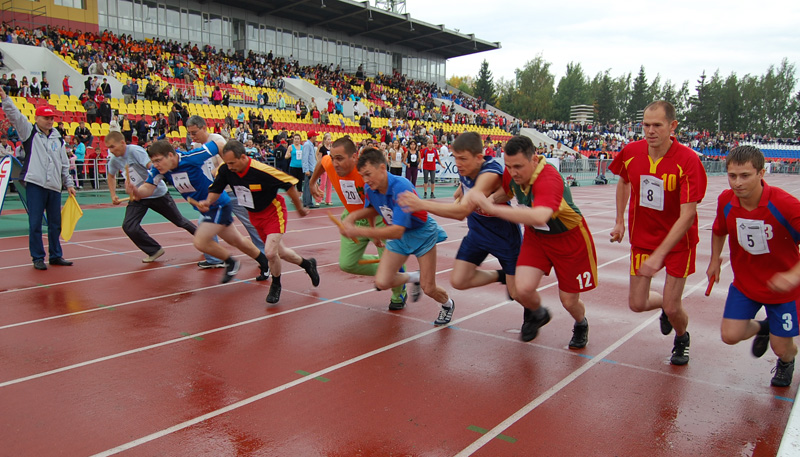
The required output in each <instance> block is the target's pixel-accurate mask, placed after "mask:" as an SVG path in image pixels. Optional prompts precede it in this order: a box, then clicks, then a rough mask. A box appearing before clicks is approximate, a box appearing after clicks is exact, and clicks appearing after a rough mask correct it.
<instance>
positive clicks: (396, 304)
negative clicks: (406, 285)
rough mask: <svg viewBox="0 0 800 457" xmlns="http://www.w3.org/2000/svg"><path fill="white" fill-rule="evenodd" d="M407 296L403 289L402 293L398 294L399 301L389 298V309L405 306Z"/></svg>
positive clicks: (395, 309) (394, 309) (399, 308)
mask: <svg viewBox="0 0 800 457" xmlns="http://www.w3.org/2000/svg"><path fill="white" fill-rule="evenodd" d="M407 297H408V294H407V293H406V291H405V290H403V293H402V294H400V299H401V301H399V302H394V301H391V300H389V311H400V310H401V309H403V308H405V307H406V300H407Z"/></svg>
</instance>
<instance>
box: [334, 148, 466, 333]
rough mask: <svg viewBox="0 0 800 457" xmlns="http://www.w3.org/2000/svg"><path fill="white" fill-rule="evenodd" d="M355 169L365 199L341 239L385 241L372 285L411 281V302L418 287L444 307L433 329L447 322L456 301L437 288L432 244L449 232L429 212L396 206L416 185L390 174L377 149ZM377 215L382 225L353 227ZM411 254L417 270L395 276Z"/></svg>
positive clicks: (366, 152) (349, 218)
mask: <svg viewBox="0 0 800 457" xmlns="http://www.w3.org/2000/svg"><path fill="white" fill-rule="evenodd" d="M357 167H358V172H359V173H361V176H362V177H363V178H364V183H365V184H366V185H365V187H364V194H365V197H366V200H365V202H364V208H363V209H360V210H356V211H353V212H352V213H350V215H349V216H347V218H345V220H344V222H343V224H344V226H343V228H341V229H340V231H341V233H342V235H344V236H347V237H366V238H376V239H380V240H389V241H387V242H386V251H384V253H383V255H382V256H381V261H380V263H379V264H378V272H377V273H376V274H375V287H376V288H377V289H378V290H383V289H388V288H390V287H397V286H401V285H403V284H405V283H409V282H410V283H412V284H414V287H413V288H412V290H411V299H412V301H417V299H418V298H419V294H420V292H419V285H421V287H422V290H423V291H424V292H425V295H427V296H429V297H431V298H432V299H434V300H436V301H437V302H438V303H440V304H441V305H442V309H441V310H440V311H439V317H438V318H437V319H436V320H435V321H434V325H444V324H447V323H449V322H450V320H451V319H452V317H453V311H454V310H455V307H456V306H455V303H454V302H453V300H452V299H451V298H450V297H449V296H448V295H447V291H445V290H444V289H443V288H441V287H439V286H437V285H436V244H437V243H440V242H442V241H444V240H446V239H447V234H446V233H445V232H444V230H442V228H441V227H439V224H437V223H436V221H434V220H433V218H432V217H431V216H430V215H429V214H428V213H426V212H424V211H418V212H416V213H406V212H404V211H403V210H402V209H401V208H400V205H399V204H398V203H397V197H398V196H399V195H400V194H402V193H403V192H415V191H414V187H413V186H412V185H411V182H409V181H408V180H407V179H405V178H402V177H400V176H395V175H392V174H389V172H388V170H387V164H386V159H385V158H384V156H383V153H381V152H380V151H379V150H377V149H375V148H367V149H366V150H364V151H363V152H362V153H361V155H360V156H359V157H358V163H357ZM378 215H381V216H382V217H383V220H384V221H385V222H386V226H385V227H359V226H356V221H358V220H360V219H368V218H374V217H375V216H378ZM410 255H413V256H415V257H416V258H417V261H418V262H419V271H416V272H413V273H402V272H399V270H400V267H402V266H403V264H404V263H405V261H406V259H408V256H410Z"/></svg>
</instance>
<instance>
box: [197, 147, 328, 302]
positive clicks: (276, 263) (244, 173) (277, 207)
mask: <svg viewBox="0 0 800 457" xmlns="http://www.w3.org/2000/svg"><path fill="white" fill-rule="evenodd" d="M222 160H223V161H224V162H225V163H223V164H222V165H220V167H219V169H218V170H217V176H216V177H215V178H214V183H213V184H211V186H210V187H209V188H208V197H207V198H206V199H205V200H202V201H200V202H198V205H197V208H198V209H199V210H200V211H208V210H209V209H210V208H212V207H213V206H214V204H215V203H216V202H217V201H218V200H219V199H220V198H221V197H222V196H223V195H225V193H224V191H225V188H226V187H227V186H228V185H230V186H231V187H233V190H234V192H235V193H236V195H237V196H238V198H239V202H240V203H241V205H242V206H243V207H245V208H247V211H248V212H249V213H250V220H251V221H252V222H253V224H254V225H255V227H256V228H257V229H258V232H259V235H260V237H261V238H262V239H264V240H266V244H265V246H264V251H265V252H264V254H261V256H264V255H266V258H267V260H268V261H269V269H270V272H271V274H272V284H271V285H270V288H269V293H268V294H267V303H277V302H278V300H280V297H281V259H284V260H286V261H288V262H290V263H293V264H295V265H299V266H300V267H301V268H303V269H304V270H305V271H306V273H307V274H308V276H309V277H310V278H311V284H312V285H313V286H314V287H317V286H318V285H319V273H317V261H316V260H315V259H313V258H312V259H304V258H302V257H300V255H298V254H297V253H296V252H294V250H292V249H289V248H288V247H286V246H285V245H284V244H283V241H282V238H283V234H284V233H286V221H287V210H286V201H285V200H284V199H283V196H281V195H279V194H278V190H279V189H283V190H284V191H286V193H287V194H288V195H289V197H290V198H291V199H292V203H294V207H295V208H297V213H298V214H299V215H300V217H304V216H305V215H306V214H308V211H307V210H306V209H305V208H303V205H302V203H301V201H300V195H299V193H298V192H297V189H295V187H294V186H295V184H297V179H295V178H294V177H292V176H289V175H287V174H286V173H284V172H282V171H280V170H278V169H277V168H273V167H271V166H269V165H265V164H263V163H261V162H259V161H257V160H253V159H251V158H250V157H249V156H248V155H247V152H246V151H245V149H244V145H243V144H242V143H240V142H239V141H236V140H230V141H228V142H227V143H226V144H225V147H224V148H223V149H222Z"/></svg>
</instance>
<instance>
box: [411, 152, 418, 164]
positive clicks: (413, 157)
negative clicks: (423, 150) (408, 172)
mask: <svg viewBox="0 0 800 457" xmlns="http://www.w3.org/2000/svg"><path fill="white" fill-rule="evenodd" d="M409 161H410V162H412V163H414V162H416V161H417V155H416V154H411V158H410V159H409Z"/></svg>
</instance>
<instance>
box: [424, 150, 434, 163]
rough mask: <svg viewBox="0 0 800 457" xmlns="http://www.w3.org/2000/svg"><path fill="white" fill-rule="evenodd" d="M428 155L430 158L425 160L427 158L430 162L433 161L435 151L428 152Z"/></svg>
mask: <svg viewBox="0 0 800 457" xmlns="http://www.w3.org/2000/svg"><path fill="white" fill-rule="evenodd" d="M427 157H428V158H427V159H425V160H427V161H428V162H433V153H432V152H429V153H428V155H427Z"/></svg>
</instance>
